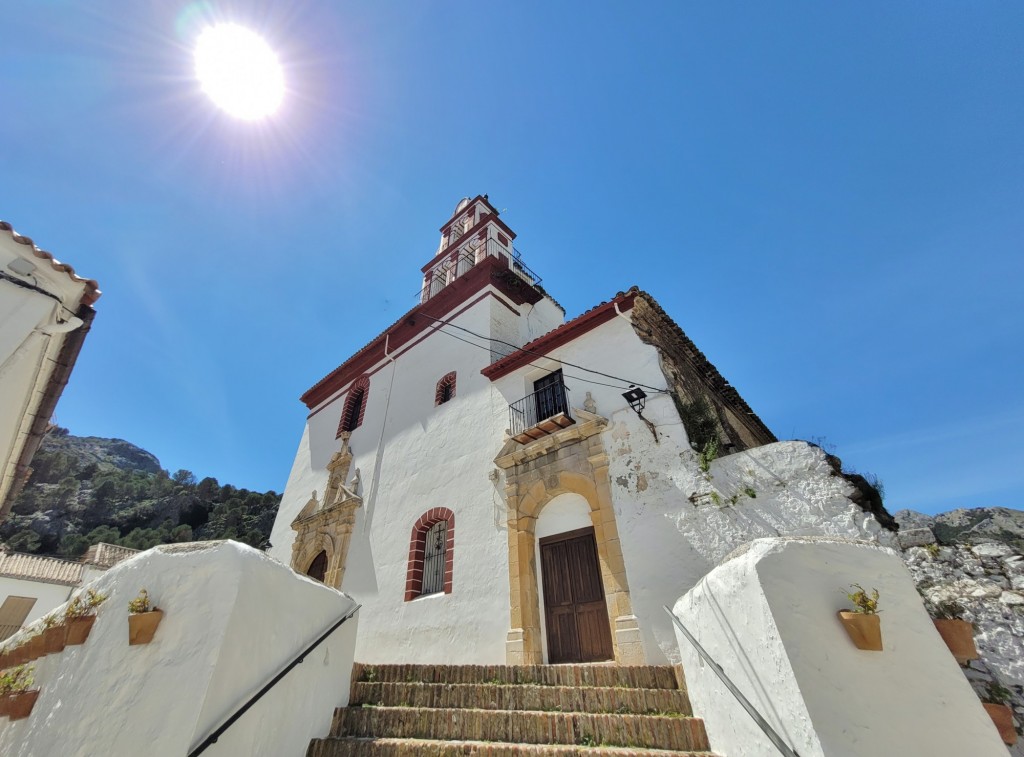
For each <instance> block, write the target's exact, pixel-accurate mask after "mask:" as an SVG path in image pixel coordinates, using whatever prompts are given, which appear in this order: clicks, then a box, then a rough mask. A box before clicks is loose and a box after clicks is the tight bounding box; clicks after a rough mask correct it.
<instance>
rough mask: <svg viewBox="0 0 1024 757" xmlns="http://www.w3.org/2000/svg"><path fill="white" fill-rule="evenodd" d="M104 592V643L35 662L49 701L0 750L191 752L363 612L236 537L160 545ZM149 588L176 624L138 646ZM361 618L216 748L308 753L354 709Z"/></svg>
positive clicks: (0, 735)
mask: <svg viewBox="0 0 1024 757" xmlns="http://www.w3.org/2000/svg"><path fill="white" fill-rule="evenodd" d="M91 586H92V587H93V588H96V589H97V590H99V591H101V592H103V593H106V594H109V599H108V600H107V601H106V602H105V603H104V604H103V605H102V606H101V607H100V609H99V613H98V617H97V620H96V623H95V625H94V626H93V629H92V633H91V635H90V636H89V638H88V640H87V641H86V643H85V644H84V645H82V646H78V647H68V648H67V649H65V650H64V652H62V653H61V654H59V655H50V656H48V657H45V658H42V659H41V660H38V661H37V662H36V663H35V664H36V682H37V685H38V686H39V688H40V695H39V699H38V701H37V702H36V705H35V708H34V710H33V712H32V715H31V716H30V717H29V718H27V719H26V720H21V721H16V722H14V723H10V722H9V721H6V720H4V721H2V723H0V754H3V755H5V756H6V755H10V756H11V757H14V756H15V755H17V756H18V757H29V756H33V757H50V756H52V755H61V756H62V757H64V756H68V757H70V756H81V757H86V756H90V757H91V756H93V755H112V756H113V755H138V754H149V755H161V756H162V755H167V756H168V757H171V756H172V755H173V757H181V755H184V754H187V753H188V752H189V751H190V749H191V748H193V747H195V746H196V745H197V744H198V743H199V742H201V741H202V740H203V739H204V738H205V737H206V735H207V734H208V733H209V732H210V731H212V730H213V729H214V728H215V727H216V726H217V725H219V724H220V723H221V722H222V721H223V720H224V718H226V717H227V716H228V715H230V714H231V713H232V712H233V711H234V710H235V709H236V708H237V707H238V706H239V705H241V704H242V703H244V702H245V701H246V700H247V699H248V698H249V697H250V696H251V695H252V694H253V693H255V692H256V691H257V690H258V689H259V688H260V687H261V686H262V685H263V684H264V683H266V682H267V681H269V680H270V679H271V678H272V677H273V676H274V675H275V674H276V673H277V672H278V671H279V670H280V669H281V668H283V667H284V665H285V664H286V663H287V662H288V661H289V660H290V659H291V658H292V657H293V656H294V654H295V653H297V652H298V651H300V650H301V649H302V648H304V647H305V646H307V645H308V644H309V643H310V642H312V641H314V640H315V639H316V638H318V637H319V635H320V634H321V633H322V632H323V630H325V629H326V628H327V627H329V626H330V625H331V623H332V622H333V621H334V620H336V619H338V618H339V617H341V616H342V615H343V614H345V613H346V612H347V611H348V610H350V609H351V608H352V607H353V606H354V602H353V601H352V600H351V599H350V598H348V597H346V596H345V595H343V594H340V593H339V592H336V591H334V590H332V589H329V588H327V587H325V586H323V585H321V584H318V583H316V582H314V581H312V580H310V579H307V578H303V577H300V576H297V575H296V574H294V573H293V572H292V571H291V570H289V569H288V568H287V567H285V566H283V565H281V564H280V563H277V562H276V561H274V560H272V559H270V558H269V557H267V556H266V555H264V554H263V553H262V552H259V551H257V550H254V549H252V548H250V547H247V546H245V545H242V544H238V543H236V542H208V543H198V544H189V545H174V546H167V547H157V548H155V549H152V550H148V551H146V552H144V553H142V554H140V555H138V556H136V557H134V558H132V559H130V560H128V561H126V562H123V563H121V564H119V565H117V566H115V567H114V568H112V569H111V570H109V571H107V572H106V573H105V574H104V575H102V576H101V577H100V578H98V579H97V580H96V581H94V582H93V583H92V584H91ZM143 587H145V588H146V589H148V590H149V593H150V596H151V598H152V599H153V600H154V602H155V603H156V604H157V605H158V606H159V607H160V608H161V609H163V610H164V611H165V616H164V619H163V621H162V623H161V624H160V627H159V628H158V630H157V633H156V637H155V639H154V641H153V642H152V643H151V644H149V645H145V646H134V647H130V646H128V611H127V604H128V601H129V600H130V599H131V598H132V597H133V596H134V595H135V594H136V593H137V592H138V590H139V589H140V588H143ZM356 620H357V619H356V618H353V619H352V620H350V621H348V622H347V623H346V624H345V625H343V626H342V627H341V628H340V629H339V630H338V631H336V632H335V633H334V634H332V635H331V636H330V637H329V638H328V640H327V641H325V642H324V644H322V645H321V646H320V647H319V648H318V649H317V650H316V651H315V652H314V653H313V654H311V655H310V656H309V657H308V658H307V659H306V661H305V662H303V663H302V664H301V665H298V666H297V667H296V668H294V669H293V670H292V671H291V672H289V673H288V675H287V676H285V678H283V679H282V680H281V681H280V682H279V683H278V684H277V686H276V687H275V688H274V689H272V690H271V692H270V693H268V694H267V696H265V697H264V698H263V699H262V700H261V701H260V702H259V703H257V704H256V705H255V706H254V707H253V708H252V709H250V710H249V711H248V712H247V713H246V714H245V715H244V716H242V718H241V719H240V720H239V721H238V722H236V723H235V725H233V726H232V728H231V729H229V730H228V731H227V732H226V733H225V734H224V735H223V736H222V737H221V739H220V740H219V741H218V742H217V743H216V744H215V745H213V746H212V747H210V748H209V749H208V750H207V751H206V752H205V754H208V755H211V757H217V755H232V756H234V755H262V756H265V757H289V756H290V755H294V756H295V757H299V756H300V755H302V754H304V753H305V750H306V748H307V747H308V744H309V740H310V739H311V738H312V737H314V736H322V735H324V734H326V733H327V731H328V730H329V726H330V720H331V716H332V714H333V710H334V708H335V707H337V706H343V705H344V704H346V703H347V701H348V691H349V683H350V681H349V678H350V676H351V667H352V660H353V650H354V647H355V634H356ZM16 638H17V637H15V639H16Z"/></svg>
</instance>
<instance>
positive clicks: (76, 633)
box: [64, 589, 107, 647]
mask: <svg viewBox="0 0 1024 757" xmlns="http://www.w3.org/2000/svg"><path fill="white" fill-rule="evenodd" d="M106 599H107V595H106V594H100V593H99V592H98V591H96V590H95V589H86V590H85V593H84V594H78V595H77V596H76V597H74V598H73V599H72V600H71V601H70V602H69V603H68V606H67V607H66V608H65V609H64V620H65V622H66V623H67V627H68V634H67V645H68V646H69V647H71V646H77V645H79V644H84V643H85V640H86V639H87V638H89V632H90V631H91V630H92V624H93V623H95V622H96V609H97V608H98V607H99V606H100V605H101V604H103V603H104V602H105V601H106Z"/></svg>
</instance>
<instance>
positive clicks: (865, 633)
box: [837, 584, 882, 652]
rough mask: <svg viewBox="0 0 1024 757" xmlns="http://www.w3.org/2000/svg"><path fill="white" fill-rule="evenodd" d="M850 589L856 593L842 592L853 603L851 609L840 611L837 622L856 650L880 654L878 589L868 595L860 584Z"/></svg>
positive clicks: (880, 628)
mask: <svg viewBox="0 0 1024 757" xmlns="http://www.w3.org/2000/svg"><path fill="white" fill-rule="evenodd" d="M850 588H851V589H856V591H852V592H847V591H845V590H842V591H844V593H845V594H846V596H847V597H848V598H849V600H850V602H852V603H853V609H852V610H840V611H839V612H838V613H837V614H838V615H839V620H841V621H842V623H843V628H845V629H846V633H847V635H848V636H849V637H850V641H852V642H853V643H854V645H855V646H856V647H857V649H864V650H867V651H871V652H881V651H882V624H881V621H880V620H879V618H878V589H872V590H871V594H870V595H869V594H868V593H867V592H866V591H865V590H864V587H863V586H861V585H860V584H851V586H850Z"/></svg>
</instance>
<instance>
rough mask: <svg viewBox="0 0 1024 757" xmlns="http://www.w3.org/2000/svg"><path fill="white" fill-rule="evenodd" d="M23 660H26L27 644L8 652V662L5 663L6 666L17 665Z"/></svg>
mask: <svg viewBox="0 0 1024 757" xmlns="http://www.w3.org/2000/svg"><path fill="white" fill-rule="evenodd" d="M23 662H25V645H24V644H21V645H19V646H17V647H15V648H14V649H12V650H10V651H9V652H8V653H7V662H6V663H5V664H4V667H5V668H13V667H17V666H18V665H21V663H23Z"/></svg>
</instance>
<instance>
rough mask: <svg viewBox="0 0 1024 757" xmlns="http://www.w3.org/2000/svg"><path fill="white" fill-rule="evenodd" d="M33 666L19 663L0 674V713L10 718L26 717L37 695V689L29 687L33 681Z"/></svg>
mask: <svg viewBox="0 0 1024 757" xmlns="http://www.w3.org/2000/svg"><path fill="white" fill-rule="evenodd" d="M33 671H34V668H33V667H32V666H31V665H19V666H18V667H16V668H11V669H10V670H5V671H4V672H3V674H2V675H0V715H6V716H7V717H9V718H10V719H11V720H21V719H22V718H27V717H28V716H29V713H30V712H32V708H33V707H34V706H35V704H36V699H37V698H38V697H39V689H32V688H30V687H31V686H32V684H33V683H34V682H35V679H34V676H33Z"/></svg>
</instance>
